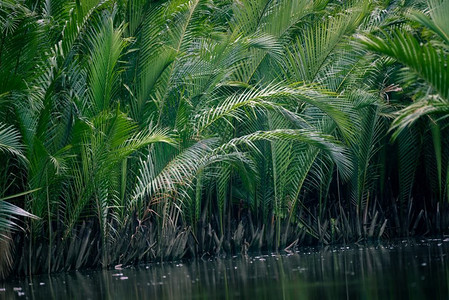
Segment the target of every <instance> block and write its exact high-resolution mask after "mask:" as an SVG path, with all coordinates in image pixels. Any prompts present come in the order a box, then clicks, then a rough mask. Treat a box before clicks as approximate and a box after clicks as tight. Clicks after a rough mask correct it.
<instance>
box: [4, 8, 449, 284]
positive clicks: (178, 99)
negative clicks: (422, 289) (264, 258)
mask: <svg viewBox="0 0 449 300" xmlns="http://www.w3.org/2000/svg"><path fill="white" fill-rule="evenodd" d="M447 16H449V1H448V0H428V1H424V0H423V1H419V0H417V1H406V0H401V1H399V0H398V1H395V0H391V1H388V0H361V1H338V0H315V1H305V0H166V1H162V0H160V1H149V0H135V1H131V0H104V1H99V0H76V1H69V0H54V1H42V0H38V1H30V0H1V1H0V31H1V36H0V164H1V168H0V248H1V250H0V253H1V255H0V276H3V277H5V276H7V275H8V274H10V273H14V274H34V273H39V272H56V271H61V270H70V269H79V268H83V267H99V266H101V267H110V266H114V265H118V264H132V263H138V262H141V261H154V260H163V259H179V258H182V257H187V256H197V255H205V254H206V255H219V254H224V253H228V254H229V253H235V252H242V253H246V252H247V251H255V250H283V249H285V250H287V251H291V250H294V248H295V247H297V246H300V245H304V244H317V243H318V244H330V243H346V242H357V241H358V242H360V241H367V240H373V239H379V238H389V237H397V236H409V235H423V234H441V233H445V232H446V233H447V232H448V229H449V227H448V226H449V220H448V202H449V161H448V158H449V140H448V139H447V138H445V137H446V136H447V134H448V130H449V128H448V126H447V125H448V120H447V118H446V117H447V116H448V112H449V75H448V65H449V18H448V17H447Z"/></svg>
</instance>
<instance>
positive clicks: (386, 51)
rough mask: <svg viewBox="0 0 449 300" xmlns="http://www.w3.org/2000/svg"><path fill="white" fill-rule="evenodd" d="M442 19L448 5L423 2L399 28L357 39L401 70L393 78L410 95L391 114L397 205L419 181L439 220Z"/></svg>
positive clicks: (443, 155)
mask: <svg viewBox="0 0 449 300" xmlns="http://www.w3.org/2000/svg"><path fill="white" fill-rule="evenodd" d="M447 14H449V1H445V0H431V1H427V3H426V7H425V9H424V10H417V9H408V10H406V11H405V13H404V14H403V17H404V19H405V20H406V22H405V23H403V25H402V26H401V27H396V28H395V27H389V26H387V27H384V28H381V30H380V31H378V33H377V34H371V35H365V36H361V37H360V38H361V41H362V43H363V44H365V45H366V46H367V47H368V48H369V49H370V50H372V51H375V52H377V53H379V54H382V55H386V56H388V57H390V58H391V59H394V60H395V61H397V62H399V63H401V64H402V65H403V66H405V70H403V71H402V72H401V74H400V76H399V77H398V79H399V80H400V83H401V84H402V85H403V86H404V87H405V88H404V90H408V91H412V92H413V94H412V95H411V96H410V98H411V101H410V102H409V103H406V105H403V106H402V107H401V109H400V110H399V111H398V112H397V113H395V115H394V120H393V123H392V127H391V132H392V139H393V140H395V141H397V142H398V145H399V147H400V148H401V147H402V150H401V153H403V155H402V158H400V161H399V166H400V170H399V176H400V182H399V183H400V186H401V187H402V192H401V194H402V196H401V198H402V199H401V202H404V201H405V200H407V199H409V198H410V196H411V194H412V191H413V187H414V186H416V182H417V181H422V182H423V184H420V187H419V188H420V189H421V190H425V189H426V190H428V194H427V195H423V196H424V197H426V196H427V197H429V198H430V200H437V202H439V203H436V207H433V208H431V209H434V210H436V211H437V214H436V215H439V211H440V208H439V207H440V204H443V202H446V201H447V199H449V198H448V182H449V181H448V174H449V173H448V172H449V165H448V160H447V157H448V147H447V146H448V145H447V142H446V140H445V139H444V138H443V136H444V135H445V134H446V131H447V126H446V123H447V121H446V115H447V108H448V107H449V106H448V100H449V98H448V97H449V85H448V83H449V77H448V63H449V60H448V57H449V56H448V54H449V52H448V50H449V43H448V42H449V40H448V36H449V26H448V25H449V24H448V21H447V17H446V16H447ZM420 156H421V157H424V165H423V168H424V170H425V175H423V176H419V175H418V174H417V168H418V167H419V164H418V158H419V157H420ZM415 189H416V188H415ZM444 200H446V201H444ZM434 204H435V203H433V204H432V203H431V205H432V206H433V205H434ZM409 207H410V205H409ZM408 210H409V209H408ZM424 210H426V208H425V207H424ZM406 214H407V212H405V213H404V215H405V218H407V217H406ZM408 215H410V213H408ZM420 215H421V214H420ZM420 215H419V216H418V217H420ZM405 218H404V219H405ZM408 218H409V217H408ZM438 219H439V216H438V217H437V219H436V220H434V222H435V223H436V224H437V225H436V227H440V224H439V223H440V220H438ZM415 226H416V224H415Z"/></svg>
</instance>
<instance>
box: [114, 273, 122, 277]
mask: <svg viewBox="0 0 449 300" xmlns="http://www.w3.org/2000/svg"><path fill="white" fill-rule="evenodd" d="M112 276H113V277H119V276H123V273H117V274H112Z"/></svg>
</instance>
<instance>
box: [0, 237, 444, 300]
mask: <svg viewBox="0 0 449 300" xmlns="http://www.w3.org/2000/svg"><path fill="white" fill-rule="evenodd" d="M448 248H449V240H444V241H443V240H425V241H400V242H397V243H394V244H388V245H377V246H364V247H362V246H360V247H358V246H352V247H330V248H325V249H313V248H308V249H305V250H303V251H301V252H298V253H290V254H283V255H279V254H268V255H254V256H250V257H241V256H238V257H233V258H227V259H220V258H215V259H210V260H194V261H191V262H173V263H164V264H161V263H159V264H150V265H147V266H141V267H138V268H129V269H123V270H105V271H84V272H70V273H64V274H59V275H53V276H34V277H33V278H29V279H24V280H21V281H19V280H15V281H10V282H6V283H0V299H10V298H14V297H25V298H28V299H85V300H87V299H231V298H245V299H404V298H405V299H448V296H449V291H448V281H449V276H448V275H449V274H448V261H447V259H448V258H447V253H448Z"/></svg>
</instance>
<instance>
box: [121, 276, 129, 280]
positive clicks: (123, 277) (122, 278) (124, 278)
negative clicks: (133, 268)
mask: <svg viewBox="0 0 449 300" xmlns="http://www.w3.org/2000/svg"><path fill="white" fill-rule="evenodd" d="M126 279H128V277H126V276H122V277H120V280H126Z"/></svg>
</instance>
